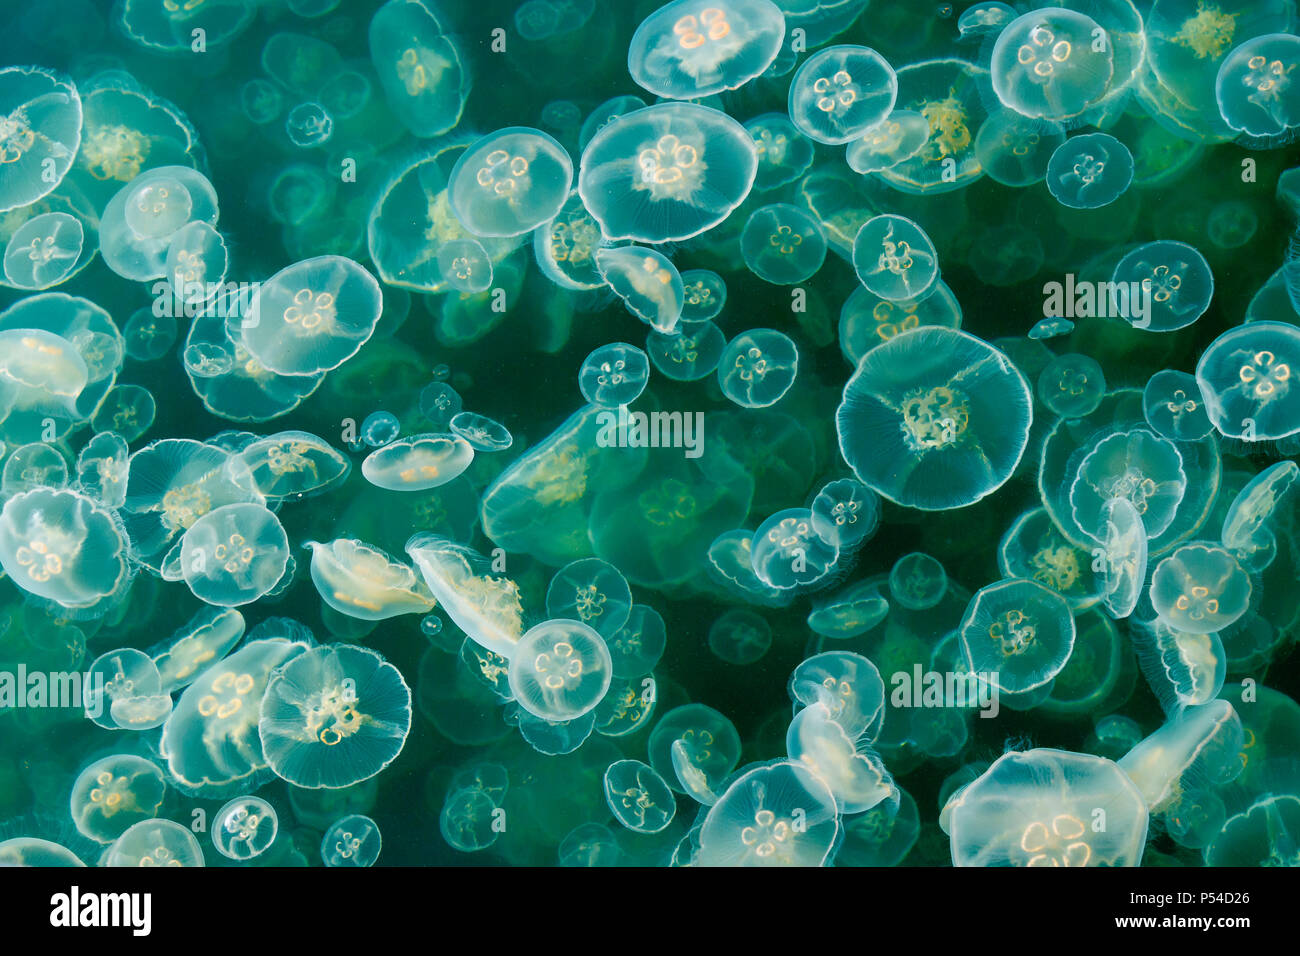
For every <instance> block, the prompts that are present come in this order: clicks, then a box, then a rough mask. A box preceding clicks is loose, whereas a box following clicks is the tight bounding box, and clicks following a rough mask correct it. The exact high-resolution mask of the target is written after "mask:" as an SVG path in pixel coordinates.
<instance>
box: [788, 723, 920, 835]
mask: <svg viewBox="0 0 1300 956" xmlns="http://www.w3.org/2000/svg"><path fill="white" fill-rule="evenodd" d="M786 749H787V751H788V752H789V755H790V759H791V760H792V761H795V762H797V763H800V764H802V765H803V766H805V767H807V768H808V769H809V770H811V771H812V772H813V773H814V774H815V775H816V776H817V778H818V779H819V780H821V781H822V782H823V783H825V784H826V785H827V786H828V787H830V790H831V794H832V795H833V796H834V797H835V802H836V805H837V806H838V807H839V810H840V812H841V813H844V814H852V813H861V812H863V811H866V810H870V809H871V808H872V807H874V806H876V805H877V804H879V803H881V802H882V801H885V800H891V801H894V800H897V799H898V789H897V787H895V786H894V781H893V778H892V777H891V776H890V774H889V772H888V771H887V770H886V769H885V765H884V763H883V762H882V761H881V759H880V757H879V756H878V755H877V754H876V753H875V752H874V751H872V750H871V748H870V747H868V746H866V742H865V741H864V739H863V735H862V734H859V735H858V736H857V737H854V736H852V735H850V734H849V733H848V732H847V731H846V730H845V728H844V727H842V726H841V725H840V724H839V723H838V722H836V721H835V720H833V719H832V718H831V716H830V710H829V709H828V708H827V706H826V705H825V704H823V703H821V702H820V701H819V702H817V703H814V704H810V705H809V706H807V707H805V708H804V709H803V710H801V711H799V712H798V713H797V714H795V716H794V720H792V721H791V722H790V727H789V730H788V732H787V734H786Z"/></svg>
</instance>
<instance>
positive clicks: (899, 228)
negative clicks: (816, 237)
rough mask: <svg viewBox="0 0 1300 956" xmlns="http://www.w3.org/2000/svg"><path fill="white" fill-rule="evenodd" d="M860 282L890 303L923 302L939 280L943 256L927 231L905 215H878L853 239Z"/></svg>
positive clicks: (855, 264)
mask: <svg viewBox="0 0 1300 956" xmlns="http://www.w3.org/2000/svg"><path fill="white" fill-rule="evenodd" d="M853 268H854V270H855V271H856V272H857V274H858V279H859V280H861V282H862V284H863V285H864V286H866V287H867V290H868V291H869V292H873V293H875V294H876V295H878V296H880V298H882V299H885V300H887V301H890V302H909V301H913V300H916V299H922V298H924V297H925V296H926V294H927V293H929V292H930V291H931V289H932V288H933V287H934V284H935V282H936V281H937V280H938V278H939V256H938V253H936V252H935V249H934V243H933V242H931V241H930V237H929V236H927V235H926V234H925V230H924V229H922V228H921V227H920V226H918V225H917V224H916V223H914V222H913V221H912V220H910V219H905V218H903V217H902V216H894V215H884V216H876V217H875V218H874V219H870V220H868V221H867V222H865V223H864V224H863V225H862V228H861V229H859V230H858V234H857V236H856V237H855V238H854V240H853Z"/></svg>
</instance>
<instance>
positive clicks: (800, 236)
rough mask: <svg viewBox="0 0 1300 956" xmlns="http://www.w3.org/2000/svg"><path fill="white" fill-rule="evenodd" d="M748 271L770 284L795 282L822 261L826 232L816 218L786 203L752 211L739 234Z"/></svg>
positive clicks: (810, 274)
mask: <svg viewBox="0 0 1300 956" xmlns="http://www.w3.org/2000/svg"><path fill="white" fill-rule="evenodd" d="M740 253H741V256H743V257H744V260H745V265H747V266H748V267H749V271H751V272H752V273H754V275H756V276H758V277H759V278H760V279H763V280H764V281H766V282H771V283H772V284H774V285H798V284H799V283H800V282H806V281H808V280H809V279H811V278H812V277H813V276H814V275H816V274H817V270H818V269H820V268H821V267H822V263H823V262H825V261H826V235H825V233H823V232H822V227H821V226H820V225H819V224H818V222H817V220H816V219H814V218H813V217H812V216H810V215H808V213H806V212H804V211H803V210H802V209H798V208H796V207H794V206H791V205H789V204H787V203H774V204H772V205H770V206H763V207H761V208H759V209H756V210H754V212H753V213H752V214H751V215H750V217H749V220H748V221H747V222H746V223H745V228H744V230H743V231H742V232H741V234H740Z"/></svg>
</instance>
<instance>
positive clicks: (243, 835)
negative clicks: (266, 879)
mask: <svg viewBox="0 0 1300 956" xmlns="http://www.w3.org/2000/svg"><path fill="white" fill-rule="evenodd" d="M279 829H280V822H279V819H278V818H277V817H276V815H275V808H274V807H272V806H271V805H270V804H269V803H267V802H266V801H265V800H263V799H262V798H261V797H236V798H235V799H234V800H231V801H230V802H229V803H227V804H226V805H225V806H223V807H222V808H221V809H220V810H218V811H217V812H216V813H215V814H214V815H213V817H212V845H213V846H214V847H216V848H217V852H218V853H220V854H221V855H222V856H224V857H227V858H229V859H231V860H252V859H254V858H256V857H259V856H261V855H262V854H263V853H265V852H266V851H267V850H269V849H270V848H271V844H272V843H274V842H275V837H276V834H277V833H278V832H279Z"/></svg>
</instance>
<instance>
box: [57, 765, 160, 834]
mask: <svg viewBox="0 0 1300 956" xmlns="http://www.w3.org/2000/svg"><path fill="white" fill-rule="evenodd" d="M166 791H167V781H166V779H165V778H164V777H163V772H162V771H161V770H159V769H158V767H157V766H156V765H155V764H153V763H151V762H149V761H148V760H145V759H144V758H143V757H137V756H134V755H132V754H113V755H112V756H109V757H103V758H101V759H99V760H96V761H95V762H94V763H92V764H91V765H90V766H88V767H86V769H85V770H83V771H81V773H80V774H78V776H77V779H76V781H75V782H74V783H73V785H72V800H71V809H72V822H73V823H75V824H76V826H77V830H78V831H80V832H81V833H83V834H84V835H86V836H88V837H90V839H92V840H94V841H95V842H97V843H112V842H113V841H114V840H116V839H117V838H118V837H119V836H121V835H122V834H123V833H124V832H125V831H126V830H127V829H128V828H129V827H131V826H133V825H134V824H136V823H139V822H141V821H142V820H150V819H153V818H154V817H156V816H157V815H158V811H159V809H160V808H161V807H162V804H163V795H164V794H165V793H166Z"/></svg>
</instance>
